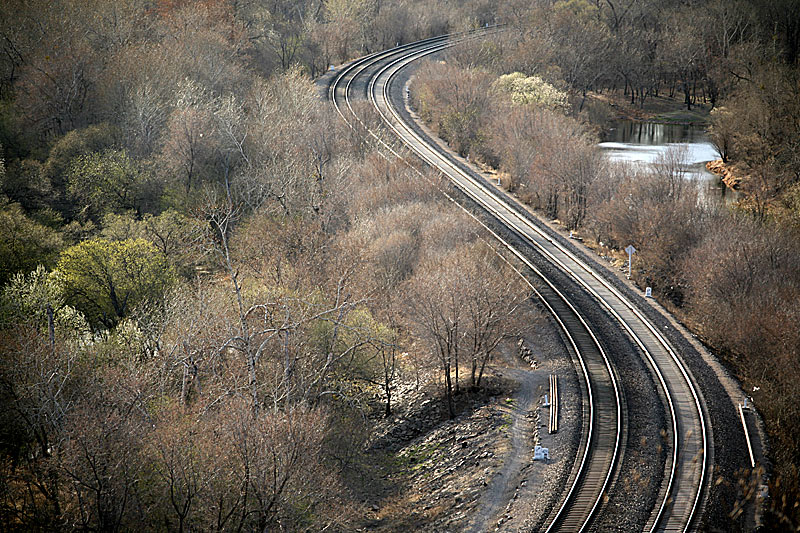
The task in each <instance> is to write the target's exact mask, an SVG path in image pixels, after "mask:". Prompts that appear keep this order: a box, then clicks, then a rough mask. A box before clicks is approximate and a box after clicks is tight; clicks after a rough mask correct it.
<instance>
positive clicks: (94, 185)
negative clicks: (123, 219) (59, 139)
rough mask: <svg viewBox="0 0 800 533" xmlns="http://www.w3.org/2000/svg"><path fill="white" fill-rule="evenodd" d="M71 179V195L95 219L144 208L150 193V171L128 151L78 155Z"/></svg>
mask: <svg viewBox="0 0 800 533" xmlns="http://www.w3.org/2000/svg"><path fill="white" fill-rule="evenodd" d="M68 179H69V193H70V195H71V196H72V197H73V198H74V199H75V200H76V201H77V202H79V205H80V207H81V210H84V211H85V212H86V214H87V215H88V216H89V217H91V218H93V219H98V218H99V217H101V216H102V215H103V214H105V213H109V212H119V211H124V210H126V209H135V210H136V211H141V210H142V207H143V204H144V203H145V199H146V196H147V194H146V192H147V191H146V189H147V181H148V179H147V173H146V172H144V171H142V169H141V168H139V165H138V164H137V163H136V161H134V160H133V159H131V158H130V157H129V156H128V154H127V153H126V152H125V151H124V150H105V151H103V152H93V153H90V154H86V155H82V156H79V157H77V158H76V159H75V160H74V161H73V162H72V165H71V166H70V170H69V177H68Z"/></svg>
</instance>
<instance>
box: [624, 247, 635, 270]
mask: <svg viewBox="0 0 800 533" xmlns="http://www.w3.org/2000/svg"><path fill="white" fill-rule="evenodd" d="M625 251H626V252H628V277H631V263H632V261H633V254H635V253H636V248H634V247H633V245H632V244H629V245H628V246H627V248H625Z"/></svg>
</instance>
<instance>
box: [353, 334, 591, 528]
mask: <svg viewBox="0 0 800 533" xmlns="http://www.w3.org/2000/svg"><path fill="white" fill-rule="evenodd" d="M523 346H525V347H526V348H528V349H529V350H530V353H531V355H532V357H533V363H531V362H529V360H528V358H527V357H526V358H525V359H523V358H522V357H520V350H519V346H518V345H517V343H515V342H512V341H510V342H509V343H508V344H507V345H506V346H504V348H503V351H502V354H500V355H498V357H497V360H496V361H494V362H493V364H492V366H491V368H489V369H488V375H487V376H486V377H485V379H486V384H485V387H483V388H482V389H481V390H480V391H477V392H470V391H468V390H465V389H464V388H463V385H465V384H466V382H465V383H463V384H462V392H461V393H460V394H459V395H458V396H457V401H458V403H457V408H458V411H459V414H458V416H457V417H456V418H455V419H453V420H450V419H448V417H447V410H446V405H445V403H444V400H443V398H442V390H441V387H440V385H439V383H438V382H437V380H436V379H435V376H436V374H435V373H432V374H431V376H430V379H429V380H428V381H426V382H424V383H421V384H420V385H419V387H417V386H416V382H415V381H414V380H409V381H407V382H406V383H404V385H403V386H402V387H401V388H400V389H399V390H398V391H397V396H398V402H397V405H396V407H395V416H394V417H392V418H390V419H386V420H383V421H377V425H378V431H377V432H376V434H375V437H374V439H373V441H372V445H371V447H370V449H369V451H368V455H369V459H370V460H369V462H370V464H371V465H372V466H370V467H369V472H365V474H364V475H363V479H364V484H363V487H362V489H363V492H362V495H361V498H362V500H363V504H364V505H363V508H364V509H365V516H364V519H363V521H362V524H361V525H360V527H359V530H360V531H387V532H388V531H474V532H476V533H477V532H483V531H498V530H499V531H517V530H519V529H520V528H525V527H528V528H529V526H530V525H532V524H535V523H537V522H538V521H539V520H541V519H543V516H544V513H545V512H546V511H547V510H549V509H550V507H551V506H552V504H553V502H552V501H551V500H552V498H554V497H556V496H557V495H559V494H560V491H558V490H555V489H556V488H557V487H556V484H557V483H558V480H559V479H560V477H561V474H560V473H561V472H562V471H563V472H568V471H569V470H570V469H571V466H572V461H573V460H574V456H575V450H574V449H573V448H574V447H573V445H572V441H573V440H575V439H574V436H575V435H574V432H575V431H580V427H581V418H580V405H581V396H580V389H579V385H578V382H577V378H576V377H575V375H574V368H573V366H572V363H571V361H570V359H569V354H568V353H567V352H566V350H565V348H564V346H563V344H562V343H561V340H560V338H559V337H558V335H557V333H556V331H555V330H554V329H553V328H552V325H551V324H550V322H549V320H547V319H542V320H541V321H540V322H539V323H537V324H533V325H532V327H531V329H530V332H529V334H527V335H526V336H525V337H524V339H523ZM523 355H524V354H523ZM551 373H555V374H556V375H558V376H559V379H560V382H559V386H560V390H561V391H562V401H561V404H560V409H561V411H560V413H561V417H560V424H561V427H560V428H559V432H558V433H556V434H554V435H550V434H548V432H547V416H548V415H547V408H545V407H543V406H542V395H543V394H544V393H545V392H547V387H548V376H549V374H551ZM537 444H539V445H543V446H546V447H549V448H550V450H551V452H550V453H551V460H549V461H537V462H534V461H533V447H534V446H535V445H537Z"/></svg>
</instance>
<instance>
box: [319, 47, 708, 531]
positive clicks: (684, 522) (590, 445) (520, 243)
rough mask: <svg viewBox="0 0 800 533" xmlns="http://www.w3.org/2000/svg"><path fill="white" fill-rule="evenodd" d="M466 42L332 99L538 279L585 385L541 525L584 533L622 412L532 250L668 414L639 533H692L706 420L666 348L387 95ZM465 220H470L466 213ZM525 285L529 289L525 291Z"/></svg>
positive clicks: (348, 82)
mask: <svg viewBox="0 0 800 533" xmlns="http://www.w3.org/2000/svg"><path fill="white" fill-rule="evenodd" d="M479 35H480V32H471V33H466V34H460V35H457V36H442V37H437V38H432V39H427V40H424V41H419V42H417V43H412V44H409V45H404V46H399V47H397V48H394V49H391V50H387V51H384V52H378V53H375V54H372V55H369V56H366V57H364V58H361V59H359V60H356V61H354V62H352V63H351V64H349V65H347V66H346V67H344V68H343V69H342V70H341V71H340V72H338V73H337V75H336V76H335V78H334V79H333V80H332V82H331V85H330V87H329V98H330V100H331V101H332V103H333V105H334V106H335V107H336V109H337V111H338V112H339V113H340V114H341V116H342V118H343V119H344V120H345V121H347V122H348V123H349V124H351V125H352V126H354V127H355V125H356V124H357V123H360V124H361V126H363V123H361V119H359V118H358V116H357V115H356V113H355V111H354V110H353V107H352V104H351V95H353V94H354V93H356V94H358V93H360V94H362V95H363V96H366V97H367V98H368V99H369V101H371V102H372V104H373V105H374V107H375V109H377V111H378V113H379V114H380V115H381V117H382V119H383V120H384V122H385V123H386V125H387V126H388V127H389V129H390V130H391V131H392V132H394V134H395V135H396V136H397V137H398V138H399V139H400V140H401V141H402V142H403V144H405V146H407V147H408V148H409V149H410V150H411V151H412V152H413V153H415V154H416V155H417V156H419V157H420V158H421V159H422V160H423V161H424V162H426V163H427V164H429V165H430V166H432V167H433V168H436V169H438V170H439V171H440V172H442V173H443V174H444V175H445V176H447V177H448V178H449V179H450V180H451V181H452V183H453V184H454V185H455V187H456V188H457V189H458V190H459V191H460V192H461V193H463V194H464V195H466V196H467V197H469V198H470V199H471V201H472V202H474V203H475V204H476V205H477V206H479V207H480V209H481V210H483V211H484V212H485V213H487V214H488V215H489V216H491V217H493V218H494V219H495V221H496V222H499V223H500V224H502V225H503V226H505V228H506V229H507V230H508V231H510V232H511V233H512V234H513V235H514V236H515V237H516V238H515V239H514V241H516V242H511V239H506V238H503V237H502V236H500V235H499V234H497V233H496V232H494V231H492V230H491V229H490V228H489V227H488V226H486V224H483V222H481V221H480V219H479V218H478V217H474V218H476V220H478V221H479V222H481V223H482V224H483V225H484V227H486V228H487V229H488V230H489V231H490V232H492V234H493V235H494V236H495V237H496V238H497V239H498V241H499V242H500V243H501V245H502V246H503V247H505V248H506V249H508V250H509V251H510V252H511V253H512V254H513V255H515V256H516V257H517V258H518V259H519V260H520V261H522V262H523V263H524V264H525V265H526V266H527V267H528V268H529V269H530V271H531V272H532V273H533V276H534V277H535V278H536V279H537V282H536V285H535V286H534V284H531V287H532V288H534V289H535V290H536V292H537V293H538V295H539V297H540V299H541V300H542V301H543V302H544V304H545V305H546V306H547V307H548V309H549V310H550V312H551V313H552V315H553V316H554V317H555V320H556V321H557V323H558V324H559V325H560V327H561V329H562V331H563V333H564V336H565V338H566V339H568V344H569V345H570V347H571V348H572V351H573V353H574V355H575V357H576V358H577V360H578V362H579V365H578V366H579V367H580V371H581V374H582V376H583V380H584V382H585V387H586V389H585V395H586V400H587V401H586V403H585V406H584V439H583V443H582V446H581V447H580V449H579V454H578V459H579V460H578V461H576V468H575V469H574V471H573V473H572V475H571V481H570V483H569V487H568V488H567V490H565V494H564V496H563V498H562V499H561V505H560V506H558V508H557V509H556V510H555V511H554V512H553V513H551V515H550V516H549V517H548V520H547V525H546V526H545V527H546V528H547V530H548V531H582V530H584V529H588V528H589V527H590V526H591V523H592V519H593V517H594V516H595V515H596V513H597V511H598V509H599V508H600V507H601V505H602V500H603V497H604V495H605V494H606V493H607V491H608V489H609V482H610V480H611V477H612V474H613V472H614V469H615V467H616V466H617V461H618V457H619V452H620V450H619V447H620V434H621V430H622V428H621V425H622V414H621V409H622V402H621V399H620V391H619V386H618V383H617V379H616V377H615V373H614V370H613V368H612V366H611V364H610V362H609V360H608V358H607V357H606V354H605V353H604V352H603V348H602V346H601V345H600V343H599V342H598V341H597V338H596V336H595V335H594V333H592V330H591V328H590V325H589V324H588V323H587V321H586V320H585V318H584V317H582V316H581V314H580V313H579V311H578V309H577V308H576V306H575V305H574V304H573V303H571V302H570V300H569V299H568V297H566V296H565V294H564V293H563V291H561V290H560V289H559V288H558V287H556V286H555V285H554V284H553V283H552V282H551V281H550V280H548V278H547V277H546V276H544V275H543V274H542V273H541V272H540V271H539V270H538V269H537V267H536V266H535V265H534V264H533V263H532V262H531V261H530V260H529V259H528V258H527V253H528V252H529V251H530V250H535V252H536V253H538V254H539V255H540V256H542V257H544V258H546V259H547V260H548V261H550V263H551V264H552V265H554V266H555V267H557V268H559V269H560V270H562V271H563V272H565V273H566V274H567V275H569V276H570V277H571V278H572V280H573V281H574V282H575V283H576V284H577V285H578V286H579V287H581V289H582V290H583V291H584V292H585V293H586V294H589V295H591V296H592V297H593V298H595V299H596V300H597V301H598V302H599V303H600V304H601V305H602V306H603V307H604V308H605V309H606V310H607V312H608V314H610V315H611V316H612V317H613V318H614V319H615V320H614V322H615V324H616V326H617V327H618V329H620V330H621V331H623V332H625V333H627V335H628V336H629V337H630V338H631V339H632V340H633V342H634V343H635V344H636V345H637V346H638V347H639V349H640V350H641V352H642V353H643V354H644V356H645V358H646V360H647V361H648V363H649V365H650V367H651V368H652V370H653V373H654V375H655V377H656V381H657V382H658V383H659V384H660V386H661V388H662V392H663V396H664V398H665V400H666V403H667V405H668V411H669V413H668V415H669V418H670V424H671V428H670V432H669V433H670V436H671V441H672V442H671V449H672V454H671V456H670V458H669V461H668V464H667V465H666V469H665V470H666V474H665V481H664V483H662V486H661V490H660V494H659V496H658V499H657V501H658V504H657V505H656V507H655V508H654V509H653V511H652V513H651V515H650V517H649V520H648V521H647V523H646V525H645V528H644V529H645V530H647V531H688V530H690V529H692V527H693V524H694V522H695V519H696V517H697V514H698V510H699V507H700V504H701V498H702V494H703V488H704V485H705V480H706V472H707V470H708V468H709V460H708V455H709V450H708V449H707V446H708V445H707V442H708V439H707V431H708V428H707V425H706V422H705V419H706V415H705V413H704V411H703V408H702V402H701V400H700V397H699V394H698V393H697V391H696V390H695V386H694V384H693V383H692V380H691V377H690V376H689V373H688V371H687V370H686V368H685V366H684V365H683V363H682V362H681V360H680V358H679V357H678V356H677V354H675V352H674V350H673V349H672V348H671V347H670V345H669V343H668V342H667V341H666V339H665V338H664V337H663V335H661V334H660V333H659V332H658V330H657V329H656V328H655V327H654V326H653V325H652V324H651V323H650V322H649V321H648V320H647V319H646V318H645V317H644V315H643V314H642V313H641V312H640V311H639V310H638V309H637V308H636V307H635V306H634V305H633V304H632V303H631V302H630V301H629V300H628V299H627V298H626V297H625V296H624V295H622V294H621V293H620V292H619V291H617V290H616V289H615V288H614V287H612V286H611V284H609V283H608V282H606V281H605V280H604V279H603V278H602V277H601V276H600V275H599V274H597V273H596V272H595V271H594V270H593V269H592V268H591V267H590V266H589V265H587V264H586V263H585V262H583V261H581V260H580V259H579V258H578V257H577V256H576V255H575V254H573V253H572V252H571V251H570V250H569V249H568V248H567V247H566V246H564V245H563V244H561V243H559V242H558V240H556V239H553V238H552V237H551V236H550V235H549V234H548V232H547V231H546V230H544V229H542V228H541V227H540V226H539V225H538V224H536V223H535V222H534V221H533V220H532V219H531V218H529V217H528V216H526V215H525V214H524V209H523V208H522V207H521V206H519V205H517V204H516V203H515V202H514V201H513V200H510V199H509V198H508V197H507V196H505V194H504V193H503V192H501V191H499V190H497V189H495V188H494V187H493V186H491V185H490V184H488V183H487V182H486V181H485V180H483V179H482V178H480V177H479V176H478V175H477V174H476V173H475V172H473V171H472V170H471V169H470V168H468V167H467V166H466V165H464V164H463V162H459V161H458V160H456V159H455V158H453V157H452V156H451V155H449V154H447V153H446V152H445V151H444V150H442V149H441V148H439V147H437V146H436V143H434V142H431V140H430V139H425V138H423V136H422V135H420V134H419V133H417V132H416V131H415V130H414V128H412V127H410V126H409V125H408V124H407V123H406V122H405V121H404V119H403V116H402V114H401V113H400V112H399V111H398V106H397V105H396V102H393V98H392V95H391V88H392V81H393V80H394V79H395V77H396V76H397V74H398V73H399V72H400V71H402V70H403V69H404V68H406V67H407V66H409V65H411V64H412V63H413V62H414V61H417V60H419V59H420V58H423V57H426V56H428V55H431V54H434V53H436V52H439V51H441V50H443V49H445V48H447V47H448V46H451V45H452V44H453V43H454V42H457V41H458V40H462V39H469V38H474V37H476V36H479ZM368 134H369V135H371V136H373V137H374V138H375V139H376V142H378V143H379V144H380V145H382V146H383V147H384V148H385V149H386V151H388V152H390V153H392V154H394V155H395V156H397V157H401V158H402V157H404V156H403V155H401V154H399V153H398V151H396V150H395V149H393V148H392V147H391V146H389V145H388V144H387V143H386V142H385V141H384V140H383V139H381V138H380V136H379V135H378V134H377V133H376V132H374V131H368ZM468 212H469V211H468ZM529 283H530V282H529Z"/></svg>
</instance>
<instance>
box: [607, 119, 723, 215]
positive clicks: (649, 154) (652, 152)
mask: <svg viewBox="0 0 800 533" xmlns="http://www.w3.org/2000/svg"><path fill="white" fill-rule="evenodd" d="M602 141H603V142H601V143H600V148H602V149H603V152H604V153H605V155H606V157H607V158H608V159H609V160H610V161H615V162H629V163H639V164H643V165H650V164H653V163H655V162H656V161H657V160H658V157H659V156H660V155H663V154H664V153H665V152H666V151H667V150H668V149H669V148H670V147H674V148H678V149H680V150H681V151H682V152H683V158H684V160H685V164H686V177H687V179H690V180H693V181H696V182H697V185H698V187H700V189H701V191H702V193H703V196H705V197H707V198H709V197H714V196H716V197H722V198H725V199H726V200H730V199H731V198H730V197H731V196H732V195H731V194H730V192H731V191H729V190H727V188H726V187H725V185H724V184H722V183H721V182H720V180H719V177H718V176H716V175H715V174H712V173H711V172H709V171H708V170H707V169H706V162H708V161H713V160H714V159H718V158H719V155H718V154H717V151H716V149H715V148H714V145H712V144H711V142H710V140H709V138H708V134H706V132H705V129H704V128H703V127H702V126H692V125H688V124H652V123H643V122H632V121H629V120H620V121H617V122H615V123H614V124H613V125H612V127H611V128H609V129H608V130H606V131H605V132H604V134H603V137H602Z"/></svg>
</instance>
